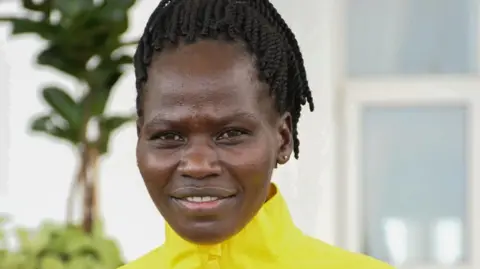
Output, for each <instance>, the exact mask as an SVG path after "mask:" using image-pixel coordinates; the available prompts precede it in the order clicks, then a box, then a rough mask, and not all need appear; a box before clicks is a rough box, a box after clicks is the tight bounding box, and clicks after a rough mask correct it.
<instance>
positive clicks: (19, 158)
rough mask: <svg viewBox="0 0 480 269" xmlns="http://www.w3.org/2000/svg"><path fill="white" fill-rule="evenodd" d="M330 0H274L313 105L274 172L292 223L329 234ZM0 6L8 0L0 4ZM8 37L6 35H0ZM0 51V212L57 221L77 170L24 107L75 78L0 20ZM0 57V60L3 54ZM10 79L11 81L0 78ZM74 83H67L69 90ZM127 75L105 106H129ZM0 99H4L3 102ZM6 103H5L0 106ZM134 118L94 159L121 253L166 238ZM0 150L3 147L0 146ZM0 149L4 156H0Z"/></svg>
mask: <svg viewBox="0 0 480 269" xmlns="http://www.w3.org/2000/svg"><path fill="white" fill-rule="evenodd" d="M334 2H335V0H302V6H301V8H297V4H292V3H293V2H292V1H289V0H273V3H274V4H275V5H276V6H277V7H278V9H279V11H280V13H282V14H283V15H284V18H285V19H286V20H287V22H288V23H289V24H290V25H291V27H292V28H293V30H294V32H295V33H296V34H297V38H298V40H299V42H300V45H301V47H302V48H303V53H304V57H305V64H306V66H307V70H308V73H309V78H310V85H311V88H312V90H313V95H314V98H315V103H316V111H315V112H314V113H308V109H305V111H304V112H305V113H304V115H303V117H302V119H301V126H300V138H301V141H302V145H301V153H300V161H291V162H290V163H289V164H288V165H286V166H284V167H282V168H281V169H279V170H278V172H277V173H276V174H275V180H276V181H277V182H278V183H279V185H280V188H281V190H282V192H283V193H284V195H285V196H286V198H287V200H288V202H289V205H290V207H291V210H292V214H293V216H294V219H295V221H296V223H297V224H298V225H299V226H300V227H301V228H302V229H303V230H304V231H306V232H307V233H309V234H311V235H314V236H317V237H320V238H322V239H324V240H326V241H328V242H335V234H336V232H337V231H336V229H335V227H336V226H337V225H336V222H335V220H336V217H337V216H336V211H335V201H336V199H337V198H336V197H337V196H336V189H335V184H334V178H335V171H336V166H335V160H336V154H335V145H336V140H335V138H336V135H335V130H334V128H333V127H334V123H335V114H334V111H335V107H334V105H335V104H336V99H335V97H336V93H335V92H334V91H333V88H334V85H335V82H336V81H335V79H336V78H337V73H336V69H337V68H336V63H337V61H338V59H336V58H335V55H336V48H337V47H336V45H335V44H336V43H335V32H334V31H332V27H333V26H332V25H336V23H335V18H336V17H335V6H334ZM156 3H158V1H152V0H149V1H146V0H143V1H139V3H138V4H137V5H136V7H135V9H134V10H133V12H132V25H131V29H130V34H129V36H131V37H132V38H133V37H136V36H139V35H140V34H141V32H142V30H143V27H144V24H145V22H146V20H147V19H148V16H149V15H150V13H151V12H152V11H153V9H154V7H155V6H156ZM4 7H5V9H4ZM16 10H18V7H16V6H15V4H9V5H7V6H2V11H0V14H5V13H6V12H8V11H12V12H14V11H16ZM6 40H8V42H6ZM0 44H6V45H5V46H4V45H1V47H0V51H2V52H1V53H0V57H3V56H5V57H6V59H5V61H6V63H8V65H9V80H10V85H8V84H7V83H6V81H4V79H3V77H2V79H1V80H0V88H1V89H0V98H6V97H5V95H4V93H5V92H6V91H5V90H7V91H8V94H7V97H8V98H9V99H8V103H9V104H10V105H9V106H8V117H9V125H8V128H5V127H6V126H3V125H2V126H0V132H3V133H5V131H6V130H8V136H9V139H10V140H9V150H8V152H9V156H8V160H4V159H2V160H1V162H2V163H3V162H6V163H7V164H8V177H7V179H6V180H7V181H6V184H5V179H3V178H2V179H1V180H2V181H4V182H3V185H0V186H2V187H3V186H6V190H2V191H0V212H8V213H10V214H12V215H13V216H14V219H15V221H16V222H17V223H19V224H23V225H28V226H32V227H33V226H36V225H38V224H39V222H40V221H41V220H44V219H53V220H57V221H62V220H63V219H64V216H65V201H66V196H67V190H68V188H69V184H70V182H71V179H72V178H73V175H74V171H75V169H76V159H75V157H74V155H73V154H72V151H71V149H70V148H69V147H68V146H67V145H64V144H60V143H58V142H57V141H54V140H51V139H49V138H46V137H43V136H39V135H31V134H29V133H28V132H27V127H28V124H29V121H30V119H31V116H32V115H33V114H35V113H37V112H41V111H43V109H44V106H43V104H42V102H41V100H40V99H39V98H38V96H37V94H36V93H38V89H39V87H40V86H41V85H43V84H45V83H49V82H56V81H61V82H62V85H66V86H69V87H71V88H73V83H72V82H71V81H69V80H67V79H65V77H62V76H61V75H60V76H59V74H57V73H55V72H52V70H49V69H46V68H44V67H39V66H36V65H35V64H34V55H35V54H36V53H37V52H38V51H39V49H40V48H41V47H42V45H43V44H42V43H41V42H39V40H38V39H36V38H33V37H17V38H15V39H9V37H8V28H7V27H5V26H0ZM0 62H1V61H0ZM7 86H8V87H7ZM72 91H73V89H72ZM134 98H135V88H134V77H133V74H132V73H131V72H130V73H129V74H128V76H126V77H125V78H124V79H123V80H122V81H121V83H120V85H119V87H118V88H117V89H116V93H115V96H114V98H113V100H112V102H111V104H110V106H109V109H110V110H111V111H125V110H128V109H132V108H133V106H134ZM2 104H3V103H2ZM4 109H5V108H3V107H2V110H1V111H2V112H3V111H4ZM135 139H136V134H135V130H134V128H133V126H128V127H126V128H124V129H123V130H122V131H121V132H120V133H119V134H118V135H117V136H116V137H115V139H114V140H113V145H112V149H113V150H112V152H111V155H110V156H108V158H106V159H105V161H104V162H103V166H102V167H101V177H102V186H101V205H102V210H103V213H104V215H105V221H106V228H107V229H108V232H109V233H110V234H112V235H113V236H115V237H116V238H118V240H119V242H120V243H121V245H122V247H123V249H124V253H125V256H126V257H127V259H128V260H131V259H133V258H136V257H138V256H139V255H141V254H143V253H145V252H147V251H148V250H150V249H152V248H154V247H155V246H157V245H159V244H161V243H162V242H163V239H164V236H163V220H162V218H161V216H160V215H159V214H158V213H157V212H156V210H155V208H154V206H153V204H152V203H151V202H150V199H149V197H148V195H147V192H146V191H145V188H144V186H143V184H142V180H141V178H140V176H139V174H138V172H137V168H136V162H135V155H134V146H135ZM1 150H2V151H3V152H5V150H4V149H1ZM0 156H1V155H0Z"/></svg>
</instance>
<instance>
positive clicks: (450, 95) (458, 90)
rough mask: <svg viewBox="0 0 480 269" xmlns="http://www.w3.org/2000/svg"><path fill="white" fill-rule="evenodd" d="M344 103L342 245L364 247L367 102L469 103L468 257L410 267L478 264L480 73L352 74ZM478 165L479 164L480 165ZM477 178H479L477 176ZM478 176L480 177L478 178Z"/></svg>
mask: <svg viewBox="0 0 480 269" xmlns="http://www.w3.org/2000/svg"><path fill="white" fill-rule="evenodd" d="M343 104H344V107H343V117H344V119H343V126H342V129H343V132H344V137H345V139H344V142H345V143H344V157H345V158H344V161H345V166H344V168H345V174H344V183H345V185H344V186H346V188H344V190H343V197H344V199H345V200H344V201H345V202H344V205H345V206H344V210H343V214H344V215H343V216H341V218H342V220H343V223H345V225H344V227H343V232H344V233H345V235H344V240H343V247H345V248H347V249H348V250H351V251H355V252H360V251H362V247H361V246H362V243H363V242H362V241H363V236H362V235H363V231H364V227H363V218H362V214H363V205H362V201H363V197H362V179H361V175H362V173H361V171H362V170H361V168H362V167H361V141H362V137H361V136H362V125H361V122H362V110H363V108H364V107H366V106H369V105H379V106H386V107H392V106H393V107H394V106H421V105H426V106H432V105H448V104H452V105H458V104H462V105H465V106H467V107H468V109H469V114H468V122H469V126H470V128H469V129H468V130H467V132H468V138H467V139H468V140H469V141H468V142H469V143H470V145H471V149H470V151H469V152H468V160H467V171H468V174H467V183H466V184H467V186H468V197H466V206H467V212H468V214H467V223H466V224H467V227H468V228H467V232H468V233H469V234H470V235H471V239H470V240H471V241H470V242H469V251H470V252H469V253H468V257H469V263H468V264H465V265H461V266H447V267H441V266H437V265H433V266H432V265H428V264H426V265H422V266H418V267H409V266H407V267H405V268H408V269H417V268H418V269H427V268H428V269H429V268H432V269H433V268H435V269H437V268H449V269H450V268H455V269H475V268H480V255H479V253H480V182H478V179H479V177H480V167H475V164H480V78H468V77H440V76H439V77H429V78H421V77H418V78H412V77H397V78H377V79H372V78H368V79H348V80H347V82H346V83H345V94H344V102H343ZM477 166H478V165H477ZM475 179H477V180H475ZM476 181H477V182H476Z"/></svg>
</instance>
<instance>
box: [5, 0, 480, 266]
mask: <svg viewBox="0 0 480 269" xmlns="http://www.w3.org/2000/svg"><path fill="white" fill-rule="evenodd" d="M271 1H272V2H273V4H274V5H275V6H276V7H277V8H278V10H279V12H280V13H281V14H282V16H283V17H284V18H285V20H286V21H287V23H288V24H289V25H290V26H291V28H292V29H293V31H294V33H295V34H296V36H297V39H298V41H299V43H300V46H301V48H302V51H303V54H304V58H305V65H306V68H307V73H308V75H309V81H310V84H311V88H312V90H313V96H314V100H315V103H316V110H315V112H313V113H308V112H307V110H305V113H304V114H303V115H302V118H301V120H300V130H299V132H300V139H301V142H302V143H301V148H300V160H298V161H296V160H292V161H290V162H289V163H288V164H287V165H285V166H284V167H281V168H280V169H278V170H277V171H276V174H275V181H276V182H277V183H278V185H279V186H280V189H281V191H282V192H283V193H284V195H285V196H286V199H287V201H288V203H289V206H290V209H291V211H292V215H293V217H294V220H295V222H296V223H297V224H298V226H299V227H300V228H301V229H302V230H303V231H305V232H306V233H308V234H310V235H312V236H314V237H317V238H320V239H322V240H324V241H326V242H328V243H331V244H335V245H337V246H340V247H343V248H346V249H349V250H351V251H355V252H361V253H366V254H368V255H372V256H374V257H376V258H378V259H381V260H384V261H386V262H389V263H391V264H394V265H396V266H397V267H398V268H408V269H410V268H412V269H413V268H422V269H423V268H431V269H434V268H435V269H436V268H448V269H450V268H463V269H467V268H468V269H477V268H480V182H479V181H478V180H479V179H480V169H479V168H480V166H479V165H480V76H479V75H480V69H479V67H480V27H479V26H480V13H479V11H480V5H479V1H478V0H301V1H289V0H271ZM42 3H44V4H42ZM48 3H53V6H52V5H49V4H48ZM157 4H158V1H157V0H155V1H154V0H148V1H147V0H138V1H135V0H108V1H105V2H103V1H93V0H88V1H87V0H83V1H72V0H57V1H32V0H23V1H15V0H0V216H4V217H2V218H0V225H1V226H0V227H1V228H0V268H2V269H13V268H15V269H30V268H32V269H34V268H35V269H36V268H48V269H56V268H105V269H114V268H115V267H116V266H117V265H118V264H121V263H124V262H127V261H131V260H133V259H135V258H137V257H139V256H141V255H142V254H144V253H146V252H148V251H149V250H151V249H153V248H155V247H156V246H158V245H160V244H162V242H163V241H164V234H163V227H164V221H163V219H162V218H161V216H160V215H159V213H157V211H156V209H155V208H154V206H153V204H152V203H151V202H150V198H149V196H148V194H147V192H146V190H145V188H144V186H143V183H142V179H141V177H140V175H139V173H138V171H137V167H136V161H135V142H136V133H135V127H134V124H133V123H132V119H133V118H134V117H133V115H134V111H135V110H134V103H135V96H136V90H135V84H134V75H133V72H132V71H133V70H132V66H131V56H132V54H133V52H134V49H135V46H134V44H135V42H136V41H137V40H138V38H139V37H140V35H141V34H142V32H143V27H144V26H145V24H146V21H147V19H148V17H149V16H150V14H151V12H152V11H153V9H154V8H155V7H156V5H157ZM127 18H128V20H127ZM3 239H5V240H3ZM2 249H3V250H2ZM59 257H62V258H59ZM92 257H94V259H92ZM37 263H41V264H40V265H38V264H37ZM87 264H88V266H90V267H85V266H87ZM74 265H75V266H77V267H74ZM39 266H43V267H39ZM95 266H97V267H95ZM101 266H104V267H101Z"/></svg>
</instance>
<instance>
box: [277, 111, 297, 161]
mask: <svg viewBox="0 0 480 269" xmlns="http://www.w3.org/2000/svg"><path fill="white" fill-rule="evenodd" d="M277 132H278V134H277V135H278V147H277V163H278V164H285V163H287V162H288V160H289V159H290V155H291V154H292V151H293V135H292V134H293V129H292V115H291V114H290V112H285V113H284V114H283V115H282V116H281V117H280V118H279V121H278V124H277Z"/></svg>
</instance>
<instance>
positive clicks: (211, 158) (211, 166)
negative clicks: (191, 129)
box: [178, 139, 222, 179]
mask: <svg viewBox="0 0 480 269" xmlns="http://www.w3.org/2000/svg"><path fill="white" fill-rule="evenodd" d="M213 147H214V146H213V145H210V143H209V141H205V139H191V140H190V141H189V144H188V146H187V147H185V150H184V154H183V156H182V160H181V162H180V165H179V167H178V170H179V172H180V174H181V175H182V176H184V177H187V178H192V179H207V178H211V177H216V176H219V175H220V174H221V172H222V168H221V165H220V162H219V160H218V155H217V152H216V151H215V148H213Z"/></svg>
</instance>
